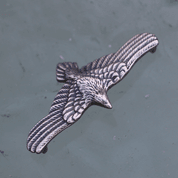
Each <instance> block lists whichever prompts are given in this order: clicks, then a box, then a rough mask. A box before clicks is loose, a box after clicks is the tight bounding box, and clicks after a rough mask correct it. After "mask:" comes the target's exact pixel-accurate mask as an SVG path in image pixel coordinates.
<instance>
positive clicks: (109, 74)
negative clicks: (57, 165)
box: [27, 33, 159, 153]
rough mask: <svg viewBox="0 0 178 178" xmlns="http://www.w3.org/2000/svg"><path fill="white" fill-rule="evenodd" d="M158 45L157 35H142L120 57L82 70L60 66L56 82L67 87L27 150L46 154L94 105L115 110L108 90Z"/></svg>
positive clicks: (70, 64) (34, 130) (31, 137)
mask: <svg viewBox="0 0 178 178" xmlns="http://www.w3.org/2000/svg"><path fill="white" fill-rule="evenodd" d="M158 44H159V42H158V39H157V38H156V37H155V35H153V34H148V33H142V34H138V35H136V36H134V37H133V38H131V39H130V40H129V41H128V42H127V43H125V44H124V45H123V46H122V47H121V48H120V49H119V50H118V51H117V52H116V53H111V54H108V55H106V56H103V57H101V58H99V59H96V60H95V61H93V62H91V63H89V64H87V65H86V66H84V67H82V68H81V69H79V68H78V65H77V63H75V62H64V63H59V64H58V65H57V69H56V79H57V81H58V82H65V84H64V85H63V87H62V88H61V89H60V90H59V92H58V94H57V95H56V97H55V98H54V101H53V103H52V105H51V108H50V112H49V114H48V115H47V116H46V117H44V118H43V119H41V120H40V121H39V122H38V123H37V124H36V125H35V126H34V127H33V128H32V129H31V131H30V133H29V135H28V138H27V149H28V150H29V151H31V152H32V153H46V152H47V145H48V143H49V142H50V141H51V140H52V139H53V138H54V137H55V136H57V135H58V134H59V133H61V132H62V131H63V130H65V129H66V128H68V127H70V126H71V125H72V124H74V123H75V122H76V121H78V119H79V118H80V117H81V116H82V114H83V113H84V111H85V110H86V109H87V108H88V107H89V106H91V105H92V104H99V105H101V106H104V107H106V108H109V109H111V108H112V105H111V103H110V101H109V99H108V96H107V91H108V89H109V88H111V87H112V86H114V85H115V84H117V83H118V82H120V81H121V80H122V79H123V78H124V76H126V74H127V73H128V72H129V71H130V69H131V68H132V67H133V65H134V64H135V63H136V62H137V61H138V59H139V58H141V57H142V56H143V55H144V54H146V53H147V52H152V53H153V52H155V51H156V47H157V45H158Z"/></svg>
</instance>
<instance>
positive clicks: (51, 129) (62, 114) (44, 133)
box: [27, 83, 90, 153]
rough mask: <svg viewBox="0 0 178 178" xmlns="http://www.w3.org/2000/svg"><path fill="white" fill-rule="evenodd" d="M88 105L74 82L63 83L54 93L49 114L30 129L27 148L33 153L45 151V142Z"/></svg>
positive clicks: (74, 118)
mask: <svg viewBox="0 0 178 178" xmlns="http://www.w3.org/2000/svg"><path fill="white" fill-rule="evenodd" d="M89 105H90V102H88V101H87V103H86V102H85V98H83V95H82V93H81V92H80V90H79V88H78V86H77V84H76V83H71V84H68V83H67V84H64V86H63V87H62V88H61V90H60V91H59V92H58V94H57V95H56V97H55V99H54V101H53V103H52V105H51V108H50V112H49V114H48V115H47V116H46V117H44V118H43V119H42V120H40V121H39V122H38V123H37V124H36V125H35V126H34V127H33V128H32V129H31V131H30V133H29V135H28V138H27V149H28V150H29V151H31V152H33V153H34V152H36V153H41V152H43V153H45V152H46V151H47V144H48V143H49V142H50V141H51V140H52V139H53V138H54V137H55V136H56V135H57V134H59V133H60V132H62V131H63V130H65V129H66V128H68V127H70V126H71V125H72V124H73V123H75V122H76V121H77V120H78V119H79V118H80V117H81V115H82V114H83V112H84V111H85V110H86V108H87V107H88V106H89Z"/></svg>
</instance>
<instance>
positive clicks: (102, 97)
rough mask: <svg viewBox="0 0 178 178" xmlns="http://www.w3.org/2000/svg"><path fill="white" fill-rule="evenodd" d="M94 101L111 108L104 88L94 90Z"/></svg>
mask: <svg viewBox="0 0 178 178" xmlns="http://www.w3.org/2000/svg"><path fill="white" fill-rule="evenodd" d="M94 101H95V102H97V103H98V104H100V105H102V106H104V107H106V108H108V109H112V105H111V103H110V101H109V98H108V96H107V93H106V91H105V90H104V89H99V90H96V91H95V95H94Z"/></svg>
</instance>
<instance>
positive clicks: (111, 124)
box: [0, 0, 178, 178]
mask: <svg viewBox="0 0 178 178" xmlns="http://www.w3.org/2000/svg"><path fill="white" fill-rule="evenodd" d="M143 32H149V33H154V34H155V35H156V36H157V37H158V39H159V43H160V44H159V46H158V48H157V51H156V53H154V54H151V53H148V54H147V55H145V56H144V57H143V58H142V59H141V60H140V61H139V62H138V63H137V64H136V65H135V66H134V67H133V69H132V70H131V72H130V73H129V74H128V75H127V77H126V78H124V80H123V81H122V82H120V83H119V84H117V85H116V86H115V87H113V88H112V89H111V90H109V92H108V95H109V98H110V101H111V103H112V105H113V109H112V110H108V109H105V108H101V107H99V106H93V107H90V108H89V109H88V110H87V111H86V112H85V114H84V115H83V116H82V118H81V119H80V120H79V121H78V122H77V123H76V124H74V125H73V126H72V127H70V128H69V129H67V130H65V131H64V132H62V133H61V134H60V135H58V136H57V137H56V138H55V139H54V140H53V141H52V142H51V143H50V144H49V147H48V148H49V150H48V152H47V153H46V154H40V155H37V154H32V153H30V152H29V151H27V149H26V138H27V135H28V132H29V130H30V129H31V128H32V127H33V126H34V125H35V124H36V123H37V122H38V121H39V120H40V119H41V118H43V117H44V116H46V115H47V114H48V111H49V108H50V105H51V103H52V101H53V99H54V97H55V95H56V93H57V91H58V90H59V89H60V88H61V87H62V85H63V84H58V83H57V81H56V79H55V68H56V64H57V63H58V62H64V61H72V62H77V63H78V64H79V66H80V67H81V66H83V65H86V64H87V63H89V62H91V61H93V60H94V59H97V58H99V57H101V56H103V55H106V54H108V53H111V52H115V51H117V50H118V49H119V48H120V47H121V46H122V45H123V44H124V43H125V42H126V41H127V40H129V39H130V38H131V37H133V36H134V35H136V34H138V33H143ZM177 56H178V1H176V0H149V1H148V0H135V1H133V0H109V1H105V0H96V1H94V0H73V1H72V0H71V1H70V0H50V1H47V0H43V1H42V0H30V1H27V0H23V1H22V0H15V1H14V0H1V1H0V108H1V109H0V177H1V178H9V177H13V178H29V177H34V178H53V177H55V178H56V177H60V178H69V177H77V178H80V177H82V178H91V177H96V178H100V177H101V178H108V177H112V178H118V177H119V178H146V177H148V178H167V177H170V178H176V177H178V129H177V128H178V117H177V116H178V79H177V77H178V70H177V68H178V57H177Z"/></svg>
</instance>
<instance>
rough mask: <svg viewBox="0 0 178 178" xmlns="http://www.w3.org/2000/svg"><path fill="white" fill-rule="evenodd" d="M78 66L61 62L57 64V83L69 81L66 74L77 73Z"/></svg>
mask: <svg viewBox="0 0 178 178" xmlns="http://www.w3.org/2000/svg"><path fill="white" fill-rule="evenodd" d="M78 70H79V69H78V65H77V63H76V62H63V63H59V64H57V68H56V80H57V81H58V82H64V81H66V80H68V79H69V77H68V74H69V72H70V71H71V72H72V71H78Z"/></svg>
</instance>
